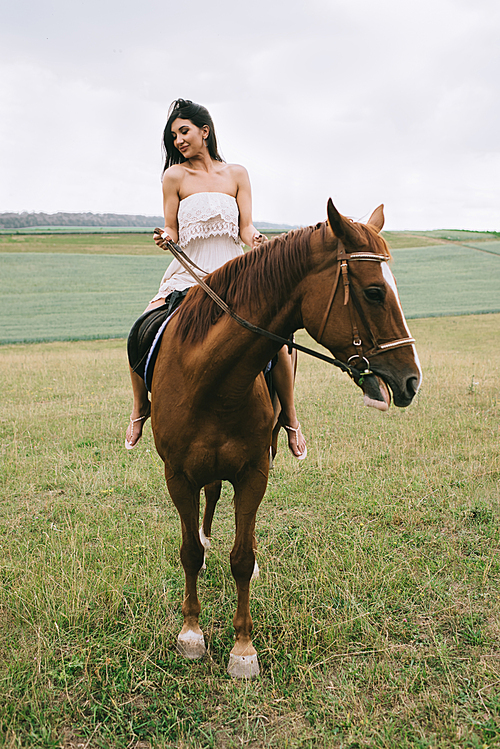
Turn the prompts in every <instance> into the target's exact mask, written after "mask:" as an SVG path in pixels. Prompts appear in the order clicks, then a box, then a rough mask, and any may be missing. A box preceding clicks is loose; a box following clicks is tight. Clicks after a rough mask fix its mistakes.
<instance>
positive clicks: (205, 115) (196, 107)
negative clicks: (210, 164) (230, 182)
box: [163, 99, 224, 171]
mask: <svg viewBox="0 0 500 749" xmlns="http://www.w3.org/2000/svg"><path fill="white" fill-rule="evenodd" d="M178 117H179V118H180V119H181V120H190V122H192V123H193V125H196V127H199V128H202V127H203V126H204V125H207V126H208V130H209V133H208V137H207V139H206V144H207V146H208V153H209V154H210V157H211V158H212V159H213V160H214V161H224V159H223V158H222V156H221V155H220V153H219V150H218V147H217V138H216V137H215V128H214V123H213V121H212V118H211V117H210V113H209V111H208V109H207V108H206V107H202V106H201V104H195V103H194V102H193V101H190V100H189V99H176V100H175V101H173V102H172V104H171V105H170V109H169V110H168V120H167V124H166V125H165V130H164V131H163V150H164V153H165V166H164V167H163V171H165V169H168V167H169V166H172V164H182V163H183V162H184V161H186V159H185V158H184V156H183V155H182V153H181V152H180V151H178V150H177V148H176V147H175V146H174V139H173V138H172V123H173V121H174V120H176V119H177V118H178Z"/></svg>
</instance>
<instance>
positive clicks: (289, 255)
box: [176, 223, 326, 343]
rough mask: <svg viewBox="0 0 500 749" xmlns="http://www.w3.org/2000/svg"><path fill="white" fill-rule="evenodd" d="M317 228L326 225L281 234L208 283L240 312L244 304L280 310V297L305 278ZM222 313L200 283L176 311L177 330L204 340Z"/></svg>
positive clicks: (188, 338)
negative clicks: (312, 241)
mask: <svg viewBox="0 0 500 749" xmlns="http://www.w3.org/2000/svg"><path fill="white" fill-rule="evenodd" d="M316 229H321V231H322V232H325V231H326V224H325V223H320V224H316V226H307V227H305V228H302V229H295V230H293V231H290V232H288V233H287V234H280V235H279V236H278V237H275V238H274V239H271V240H269V241H267V242H264V243H263V244H262V245H261V246H260V247H259V248H258V249H256V250H250V251H249V252H246V253H245V254H244V255H238V257H236V258H234V259H233V260H230V261H229V262H228V263H226V264H225V265H223V266H222V267H221V268H218V269H217V270H215V271H214V272H213V273H210V274H209V275H208V276H206V277H205V279H204V280H205V283H206V284H207V285H208V286H210V288H211V289H213V290H214V291H215V293H216V294H218V296H220V297H221V299H223V300H224V301H225V302H226V304H228V305H229V306H230V307H231V309H232V310H234V311H235V312H237V311H238V309H239V308H241V307H242V306H243V307H245V308H246V309H249V310H250V311H253V310H256V309H259V308H260V307H262V305H263V304H264V301H265V304H266V306H267V307H269V308H270V312H271V313H272V314H275V313H276V312H277V311H278V304H279V298H280V297H281V298H282V297H283V294H285V295H286V294H289V293H291V291H292V289H293V288H294V287H295V286H296V285H297V284H298V283H299V281H300V280H301V278H302V277H303V273H304V269H305V267H306V266H307V265H308V263H309V259H310V253H309V240H310V238H311V234H312V233H313V231H315V230H316ZM223 314H224V312H223V310H222V309H221V308H220V307H219V306H218V305H217V304H216V303H215V302H214V301H212V299H211V298H210V297H209V296H208V294H207V293H206V292H205V291H203V289H201V288H200V287H199V286H197V287H195V288H193V289H191V291H190V292H189V294H188V295H187V297H186V299H185V301H184V302H183V303H182V306H181V307H180V309H179V312H178V313H177V331H176V334H177V335H178V336H179V338H180V339H181V341H183V342H189V343H194V342H201V341H203V340H204V338H205V337H206V335H207V333H208V331H209V329H210V327H211V326H212V325H215V323H216V322H217V321H218V320H219V318H220V317H222V315H223Z"/></svg>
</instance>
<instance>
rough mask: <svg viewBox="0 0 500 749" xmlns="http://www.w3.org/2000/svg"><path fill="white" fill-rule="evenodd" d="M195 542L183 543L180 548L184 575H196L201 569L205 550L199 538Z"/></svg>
mask: <svg viewBox="0 0 500 749" xmlns="http://www.w3.org/2000/svg"><path fill="white" fill-rule="evenodd" d="M197 541H198V543H194V544H187V543H183V544H182V546H181V562H182V566H183V567H184V571H185V572H186V574H191V575H197V574H198V572H199V571H200V570H201V568H202V567H203V560H204V559H205V549H204V548H203V546H202V544H201V542H200V540H199V538H198V539H197Z"/></svg>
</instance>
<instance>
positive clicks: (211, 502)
mask: <svg viewBox="0 0 500 749" xmlns="http://www.w3.org/2000/svg"><path fill="white" fill-rule="evenodd" d="M204 489H205V512H204V513H203V523H202V524H201V528H200V541H201V543H202V544H203V548H204V549H205V552H207V551H208V550H209V548H210V536H211V535H212V521H213V519H214V512H215V507H216V505H217V502H218V501H219V498H220V493H221V489H222V481H214V482H213V483H212V484H207V485H206V486H205V487H204ZM206 568H207V565H206V564H205V557H204V558H203V567H202V569H203V570H205V569H206Z"/></svg>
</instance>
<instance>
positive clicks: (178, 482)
mask: <svg viewBox="0 0 500 749" xmlns="http://www.w3.org/2000/svg"><path fill="white" fill-rule="evenodd" d="M167 486H168V491H169V493H170V496H171V497H172V501H173V503H174V505H175V506H176V508H177V511H178V513H179V515H180V518H181V528H182V545H181V562H182V566H183V567H184V575H185V578H186V588H185V594H184V601H183V603H182V614H183V616H184V625H183V627H182V629H181V631H180V634H179V636H178V637H177V650H178V651H179V653H180V654H181V655H183V656H184V657H185V658H190V659H195V658H202V657H203V656H204V655H205V653H206V647H205V639H204V637H203V632H202V631H201V629H200V625H199V624H198V617H199V615H200V608H201V607H200V602H199V600H198V591H197V587H196V581H197V579H198V573H199V571H200V569H201V567H202V565H203V557H204V553H205V550H204V548H203V546H202V543H201V541H200V536H199V532H198V520H199V513H200V490H199V489H195V488H194V487H193V486H192V485H191V484H190V483H189V482H188V481H187V479H186V478H185V477H184V476H179V475H177V476H173V477H171V478H167Z"/></svg>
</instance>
